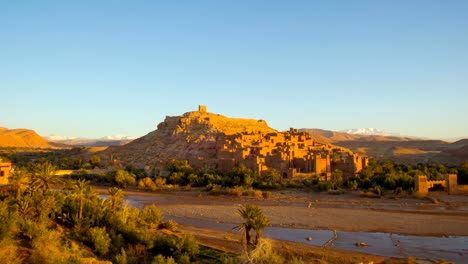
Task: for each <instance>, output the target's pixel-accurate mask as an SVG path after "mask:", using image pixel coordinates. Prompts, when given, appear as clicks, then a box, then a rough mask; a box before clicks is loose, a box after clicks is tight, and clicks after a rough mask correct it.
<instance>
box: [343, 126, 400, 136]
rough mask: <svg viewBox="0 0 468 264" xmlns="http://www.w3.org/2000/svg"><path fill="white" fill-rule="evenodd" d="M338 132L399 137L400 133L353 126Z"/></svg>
mask: <svg viewBox="0 0 468 264" xmlns="http://www.w3.org/2000/svg"><path fill="white" fill-rule="evenodd" d="M340 132H344V133H348V134H352V135H366V136H370V135H377V136H394V137H400V136H401V135H400V134H399V133H393V132H388V131H384V130H381V129H378V128H353V129H346V130H343V131H340Z"/></svg>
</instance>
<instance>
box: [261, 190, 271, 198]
mask: <svg viewBox="0 0 468 264" xmlns="http://www.w3.org/2000/svg"><path fill="white" fill-rule="evenodd" d="M270 197H271V192H270V191H263V198H265V199H269V198H270Z"/></svg>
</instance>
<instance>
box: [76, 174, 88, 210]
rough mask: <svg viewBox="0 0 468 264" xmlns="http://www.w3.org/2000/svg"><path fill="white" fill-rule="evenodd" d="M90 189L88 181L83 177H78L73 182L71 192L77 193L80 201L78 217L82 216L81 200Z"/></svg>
mask: <svg viewBox="0 0 468 264" xmlns="http://www.w3.org/2000/svg"><path fill="white" fill-rule="evenodd" d="M89 191H90V182H89V181H87V180H85V179H79V180H77V181H76V182H75V183H74V184H73V192H74V193H76V194H77V195H78V201H79V203H80V207H79V211H78V219H81V218H82V217H83V200H84V196H85V193H86V192H89Z"/></svg>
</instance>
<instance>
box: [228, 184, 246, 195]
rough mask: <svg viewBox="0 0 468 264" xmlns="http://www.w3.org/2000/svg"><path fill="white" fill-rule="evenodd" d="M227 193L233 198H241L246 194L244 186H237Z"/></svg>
mask: <svg viewBox="0 0 468 264" xmlns="http://www.w3.org/2000/svg"><path fill="white" fill-rule="evenodd" d="M227 193H228V194H229V195H232V196H237V197H241V196H242V194H243V193H244V188H243V187H242V186H236V187H234V188H229V189H228V190H227Z"/></svg>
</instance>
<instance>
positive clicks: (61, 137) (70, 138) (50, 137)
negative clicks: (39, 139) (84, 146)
mask: <svg viewBox="0 0 468 264" xmlns="http://www.w3.org/2000/svg"><path fill="white" fill-rule="evenodd" d="M45 138H46V139H47V140H50V141H63V140H72V139H76V137H67V136H60V135H50V136H48V137H45Z"/></svg>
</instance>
